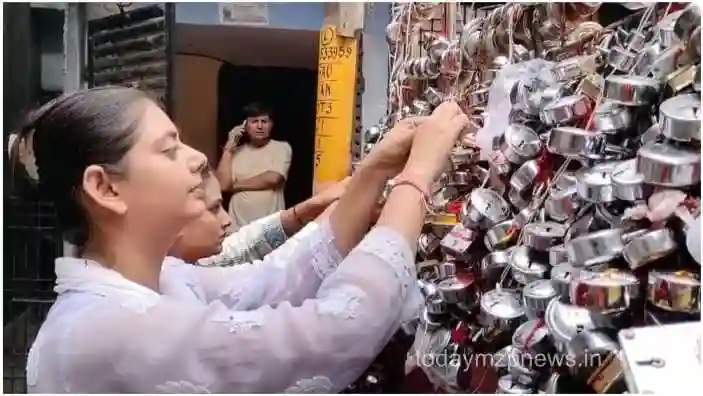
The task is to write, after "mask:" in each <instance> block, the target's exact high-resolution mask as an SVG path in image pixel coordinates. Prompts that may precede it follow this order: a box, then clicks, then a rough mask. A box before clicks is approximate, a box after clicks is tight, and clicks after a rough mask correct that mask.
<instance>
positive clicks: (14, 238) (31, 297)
mask: <svg viewBox="0 0 703 396" xmlns="http://www.w3.org/2000/svg"><path fill="white" fill-rule="evenodd" d="M6 169H7V167H6ZM4 201H5V221H4V224H3V227H4V232H5V240H4V243H5V250H4V253H3V255H4V257H3V259H4V263H3V275H4V277H5V282H4V283H3V285H4V288H3V298H4V300H3V310H4V313H3V325H4V326H3V386H4V388H3V389H4V390H5V392H7V393H26V380H25V364H26V356H27V353H28V352H29V348H30V346H31V345H32V342H33V341H34V338H35V337H36V334H37V331H38V330H39V326H40V325H41V323H42V322H43V321H44V319H45V318H46V313H47V312H48V309H49V307H50V305H51V303H52V302H53V300H54V293H53V291H52V288H53V285H54V280H55V276H54V259H55V258H56V257H57V256H60V255H61V251H62V239H61V234H60V232H59V231H58V228H57V220H56V215H55V212H54V208H53V207H52V206H51V204H49V203H46V202H42V201H41V200H40V199H39V198H38V197H35V198H30V199H23V200H20V199H19V198H18V197H15V196H13V195H12V190H10V191H9V192H8V191H7V190H6V193H5V196H4Z"/></svg>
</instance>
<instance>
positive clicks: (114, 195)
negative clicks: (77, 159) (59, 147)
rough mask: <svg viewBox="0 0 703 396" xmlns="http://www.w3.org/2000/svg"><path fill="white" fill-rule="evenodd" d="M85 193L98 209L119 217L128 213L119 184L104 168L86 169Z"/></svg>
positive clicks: (90, 167) (91, 167)
mask: <svg viewBox="0 0 703 396" xmlns="http://www.w3.org/2000/svg"><path fill="white" fill-rule="evenodd" d="M83 192H84V193H85V195H86V196H87V197H88V199H90V201H92V202H93V204H95V205H97V206H98V207H101V208H103V209H105V210H108V211H110V212H112V213H115V214H118V215H123V214H125V213H126V212H127V203H126V202H125V201H124V200H123V199H122V198H123V197H121V196H120V193H119V189H118V188H117V183H115V181H114V180H113V176H111V175H110V174H109V173H107V172H106V171H105V169H104V168H103V167H102V166H99V165H90V166H88V167H87V168H86V169H85V171H84V172H83Z"/></svg>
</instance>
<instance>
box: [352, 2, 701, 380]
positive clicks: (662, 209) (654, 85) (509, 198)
mask: <svg viewBox="0 0 703 396" xmlns="http://www.w3.org/2000/svg"><path fill="white" fill-rule="evenodd" d="M446 7H447V6H446V5H443V4H434V3H414V4H412V3H404V4H397V5H394V7H393V19H392V22H391V23H390V24H389V25H388V27H387V34H388V39H389V46H390V53H391V56H392V59H391V61H392V62H391V63H392V65H393V67H392V70H391V72H390V78H389V98H388V99H389V100H388V107H389V111H388V114H389V116H388V117H387V119H386V120H384V121H383V122H381V123H380V124H379V125H378V126H376V127H373V128H371V129H369V130H367V131H366V132H365V133H364V137H363V143H364V145H365V147H366V150H368V149H369V148H370V147H372V146H373V143H375V142H376V141H378V139H382V138H383V134H384V133H385V131H386V130H388V128H389V127H390V126H392V124H393V123H394V122H395V121H397V120H398V119H402V118H404V117H408V116H411V115H426V114H429V113H430V112H431V111H432V109H433V108H434V107H436V106H437V105H438V104H439V103H441V102H442V101H443V100H445V99H446V98H452V99H454V100H457V101H458V102H459V103H460V105H461V106H462V108H463V109H464V110H465V111H466V113H467V114H468V115H469V116H470V118H471V120H472V121H473V122H474V123H475V124H476V128H477V132H476V133H474V134H471V135H468V136H465V137H464V138H463V139H462V141H460V142H458V143H457V146H456V149H455V151H454V153H453V155H452V161H451V165H448V167H447V169H448V170H447V172H446V173H445V174H444V175H443V177H442V178H441V180H439V181H438V182H437V184H436V188H435V190H434V191H433V195H432V197H431V202H430V206H431V209H432V213H430V214H429V215H428V217H427V222H426V226H425V230H424V232H423V234H422V236H421V237H420V240H419V243H418V245H419V248H418V268H419V269H420V271H419V274H420V279H418V282H419V283H420V284H421V287H422V289H423V292H424V294H425V298H426V304H425V308H424V311H423V312H422V314H421V315H420V317H419V318H418V321H417V323H416V327H415V328H412V329H410V331H411V332H413V333H414V334H415V341H414V345H413V347H412V350H411V351H410V355H411V356H416V357H417V356H425V357H426V356H431V357H432V358H431V359H428V358H418V359H417V360H416V362H415V364H414V366H415V367H419V368H420V369H422V370H423V371H424V372H425V374H426V375H427V377H428V378H429V379H430V381H432V382H433V383H434V384H435V385H436V386H437V387H439V388H441V389H442V390H444V391H448V392H460V393H466V392H472V391H473V390H474V389H470V387H467V386H466V385H462V384H475V383H476V382H477V381H476V380H475V379H473V380H465V379H462V376H467V375H471V374H472V372H475V370H473V371H472V369H471V368H470V367H468V366H471V365H476V364H479V363H481V362H479V361H482V363H481V364H483V365H488V366H490V367H489V370H491V371H492V372H493V373H494V374H495V378H497V381H495V383H496V384H495V388H496V393H518V394H524V393H541V392H544V393H624V392H630V393H644V392H651V393H655V392H659V391H662V390H676V389H682V390H683V389H685V387H686V384H685V380H683V379H681V378H683V377H682V376H683V374H681V373H674V371H676V370H674V369H673V368H672V369H670V370H669V369H667V367H670V368H671V367H700V364H701V363H700V356H699V352H698V353H697V348H698V349H699V348H700V345H699V343H698V342H697V339H698V338H697V337H699V333H700V329H699V327H698V322H699V321H700V296H701V292H700V254H701V253H700V245H701V239H700V238H701V237H700V223H701V220H700V217H699V214H700V212H699V207H700V187H701V185H700V179H701V147H700V138H701V136H700V126H701V125H700V124H701V118H700V80H701V76H700V73H701V53H700V39H701V27H700V19H701V12H700V9H699V8H698V7H697V6H696V5H688V6H686V7H677V6H676V5H675V4H672V3H668V4H667V3H653V4H644V5H642V6H640V7H639V9H633V10H632V14H631V15H630V16H628V17H627V18H626V19H623V20H621V21H618V22H616V23H615V24H613V25H610V26H605V27H604V26H601V25H599V24H598V23H596V22H593V21H592V19H594V18H593V15H594V13H596V12H597V11H598V9H599V4H598V3H534V4H530V3H509V4H506V5H503V6H500V7H497V8H494V9H492V10H490V11H489V12H488V13H487V17H485V18H477V19H474V20H471V21H464V24H463V26H460V28H459V29H457V28H456V27H454V28H453V29H448V28H447V27H446V26H445V29H444V32H447V31H452V32H457V34H456V35H455V36H456V37H447V36H446V33H445V35H442V33H439V34H438V33H435V32H429V33H422V32H420V33H418V26H420V25H421V24H422V23H423V21H426V20H427V19H428V18H430V17H432V15H436V14H437V13H439V14H442V12H443V10H446ZM445 16H446V15H445ZM445 23H446V24H451V23H453V21H452V20H449V19H447V18H445ZM420 41H422V42H424V45H419V44H418V42H420ZM472 356H473V357H474V358H473V359H472V358H471V357H472ZM438 357H444V358H443V359H441V360H442V362H443V363H442V362H440V359H438ZM479 357H480V359H479ZM410 359H414V358H412V357H411V358H410ZM428 362H431V363H428ZM667 362H668V365H667ZM410 366H413V365H412V364H411V365H410ZM678 371H680V370H678ZM482 375H486V374H485V372H484V374H482ZM479 382H480V381H479Z"/></svg>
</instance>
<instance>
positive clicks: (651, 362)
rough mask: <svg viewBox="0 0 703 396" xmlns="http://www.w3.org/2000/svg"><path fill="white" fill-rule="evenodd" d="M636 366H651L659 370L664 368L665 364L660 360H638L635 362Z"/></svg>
mask: <svg viewBox="0 0 703 396" xmlns="http://www.w3.org/2000/svg"><path fill="white" fill-rule="evenodd" d="M635 364H637V365H638V366H651V367H655V368H661V367H664V365H665V362H664V359H661V358H651V359H646V360H640V361H637V362H635Z"/></svg>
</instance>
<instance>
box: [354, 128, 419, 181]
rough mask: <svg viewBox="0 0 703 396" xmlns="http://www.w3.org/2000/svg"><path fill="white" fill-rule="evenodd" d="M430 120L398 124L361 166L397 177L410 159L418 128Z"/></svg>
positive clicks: (389, 176) (387, 175)
mask: <svg viewBox="0 0 703 396" xmlns="http://www.w3.org/2000/svg"><path fill="white" fill-rule="evenodd" d="M428 118H429V117H411V118H406V119H404V120H402V121H399V122H398V123H396V124H395V126H393V128H392V129H391V130H390V131H389V132H388V133H386V134H385V135H384V136H383V139H381V141H380V142H378V143H377V144H376V145H375V146H374V148H373V149H372V150H371V152H370V153H369V155H367V156H366V158H364V160H363V161H362V162H361V166H362V167H366V168H372V169H374V170H376V171H381V172H382V173H383V174H384V175H385V176H386V177H388V178H391V177H393V176H395V175H397V174H398V173H399V172H400V171H401V170H402V169H403V166H404V165H405V162H406V161H407V159H408V154H409V153H410V148H411V147H412V144H413V138H414V137H415V132H416V131H417V128H419V127H420V126H421V125H423V124H424V123H425V121H426V120H427V119H428Z"/></svg>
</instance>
